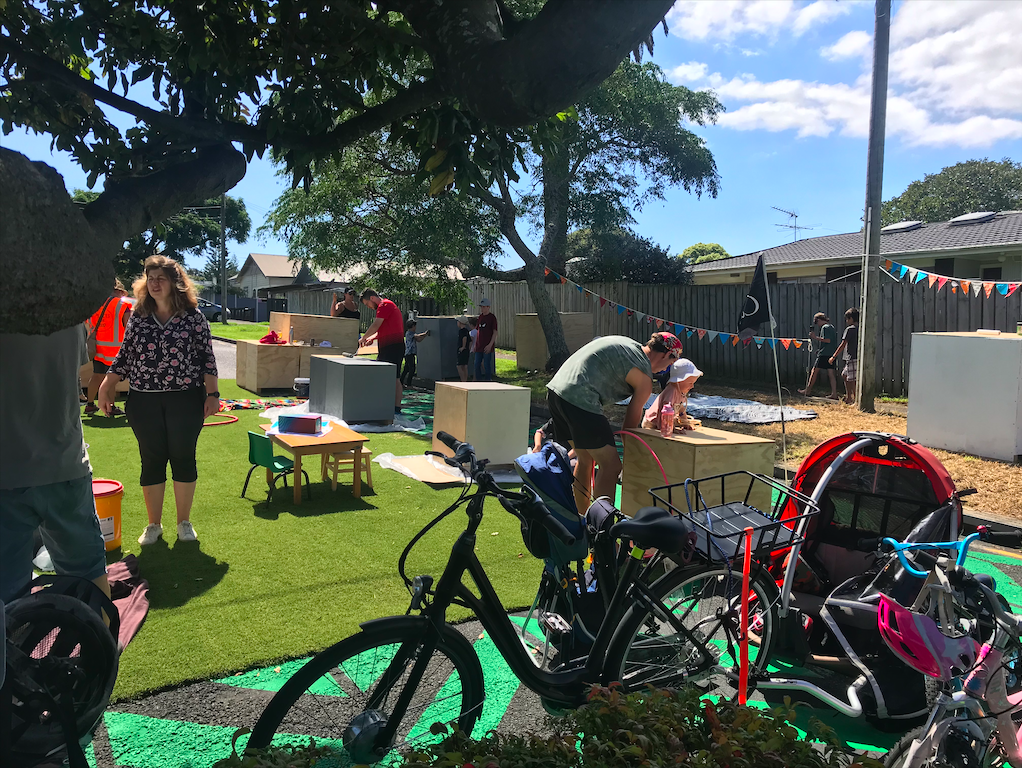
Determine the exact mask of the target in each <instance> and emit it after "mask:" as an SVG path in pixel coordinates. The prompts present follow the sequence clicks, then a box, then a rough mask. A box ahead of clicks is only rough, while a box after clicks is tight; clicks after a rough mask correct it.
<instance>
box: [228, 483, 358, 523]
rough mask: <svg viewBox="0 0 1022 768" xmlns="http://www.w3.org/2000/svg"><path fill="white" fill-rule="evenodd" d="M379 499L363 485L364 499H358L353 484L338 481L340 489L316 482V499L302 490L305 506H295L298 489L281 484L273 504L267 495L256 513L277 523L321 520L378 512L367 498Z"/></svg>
mask: <svg viewBox="0 0 1022 768" xmlns="http://www.w3.org/2000/svg"><path fill="white" fill-rule="evenodd" d="M367 496H369V497H373V496H376V492H375V491H374V490H373V489H372V488H370V487H369V486H368V485H366V484H365V482H364V481H363V483H362V497H361V498H358V499H356V498H355V497H354V496H352V495H351V484H350V482H349V483H347V484H346V483H344V482H343V481H338V483H337V490H336V491H334V490H332V489H331V487H330V482H329V481H327V482H318V483H312V499H311V500H310V499H309V497H308V495H306V491H305V486H303V487H302V503H301V504H297V505H296V504H295V503H294V490H293V488H292V486H290V485H289V486H288V487H287V489H285V488H284V487H283V486H280V485H278V486H277V489H276V491H274V493H273V497H272V501H271V502H270V503H267V502H266V498H265V496H263V499H262V500H261V501H258V502H256V503H254V504H253V505H252V514H253V515H255V516H256V517H260V518H262V519H263V520H277V519H279V518H280V516H281V515H290V516H291V517H320V516H322V515H332V514H335V513H338V512H355V511H361V510H369V509H377V506H376V505H375V504H371V503H369V502H368V501H367V500H366V497H367ZM246 498H247V497H246Z"/></svg>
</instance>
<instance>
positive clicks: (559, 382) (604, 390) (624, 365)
mask: <svg viewBox="0 0 1022 768" xmlns="http://www.w3.org/2000/svg"><path fill="white" fill-rule="evenodd" d="M632 368H638V369H639V370H640V371H642V372H643V373H644V374H646V375H647V376H649V377H650V378H651V379H652V378H653V371H652V369H651V368H650V365H649V358H648V357H646V353H645V352H643V351H642V344H640V343H639V342H637V341H635V340H633V339H629V338H628V337H627V336H604V337H603V338H601V339H595V340H593V341H590V342H589V343H588V344H586V345H585V346H584V347H582V349H580V350H579V351H578V352H576V353H575V354H573V355H572V356H571V357H569V358H568V359H567V360H566V361H565V363H564V365H562V366H561V369H560V370H559V371H558V372H557V373H556V374H555V375H554V377H553V378H552V379H551V380H550V383H549V384H547V385H546V388H547V389H549V390H550V391H551V392H553V393H554V394H556V395H558V396H559V397H561V398H563V399H564V400H565V401H566V402H569V403H571V404H572V405H574V406H576V407H577V408H581V409H582V410H583V411H589V412H590V413H603V406H604V405H612V404H613V403H616V402H619V401H621V400H624V399H625V398H626V397H631V394H632V388H631V387H630V386H629V385H628V383H627V382H626V381H625V377H626V376H628V373H629V371H631V370H632Z"/></svg>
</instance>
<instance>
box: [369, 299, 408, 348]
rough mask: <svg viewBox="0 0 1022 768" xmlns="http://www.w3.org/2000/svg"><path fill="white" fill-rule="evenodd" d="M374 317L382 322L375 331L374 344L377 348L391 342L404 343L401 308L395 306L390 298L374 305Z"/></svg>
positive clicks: (388, 344)
mask: <svg viewBox="0 0 1022 768" xmlns="http://www.w3.org/2000/svg"><path fill="white" fill-rule="evenodd" d="M376 317H378V318H380V319H381V320H383V324H382V325H381V326H380V328H379V330H378V331H377V332H376V346H377V347H378V348H379V349H383V348H384V347H387V346H390V345H391V344H401V345H402V346H404V343H405V323H404V320H402V319H401V310H400V309H398V308H397V304H395V303H394V302H393V301H391V300H390V299H383V300H382V301H381V302H380V303H379V306H377V307H376Z"/></svg>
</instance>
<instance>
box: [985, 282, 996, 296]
mask: <svg viewBox="0 0 1022 768" xmlns="http://www.w3.org/2000/svg"><path fill="white" fill-rule="evenodd" d="M993 290H994V284H993V283H983V293H985V294H986V295H987V298H988V299H989V298H990V293H991V291H993Z"/></svg>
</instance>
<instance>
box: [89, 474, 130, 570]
mask: <svg viewBox="0 0 1022 768" xmlns="http://www.w3.org/2000/svg"><path fill="white" fill-rule="evenodd" d="M92 495H93V496H94V497H95V499H96V516H97V517H99V530H100V531H101V532H102V533H103V541H105V542H106V551H107V552H109V551H111V550H113V549H118V548H119V547H120V546H121V499H122V498H124V486H123V485H121V484H120V483H119V482H117V481H116V480H103V479H101V478H97V479H96V480H93V481H92Z"/></svg>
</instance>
